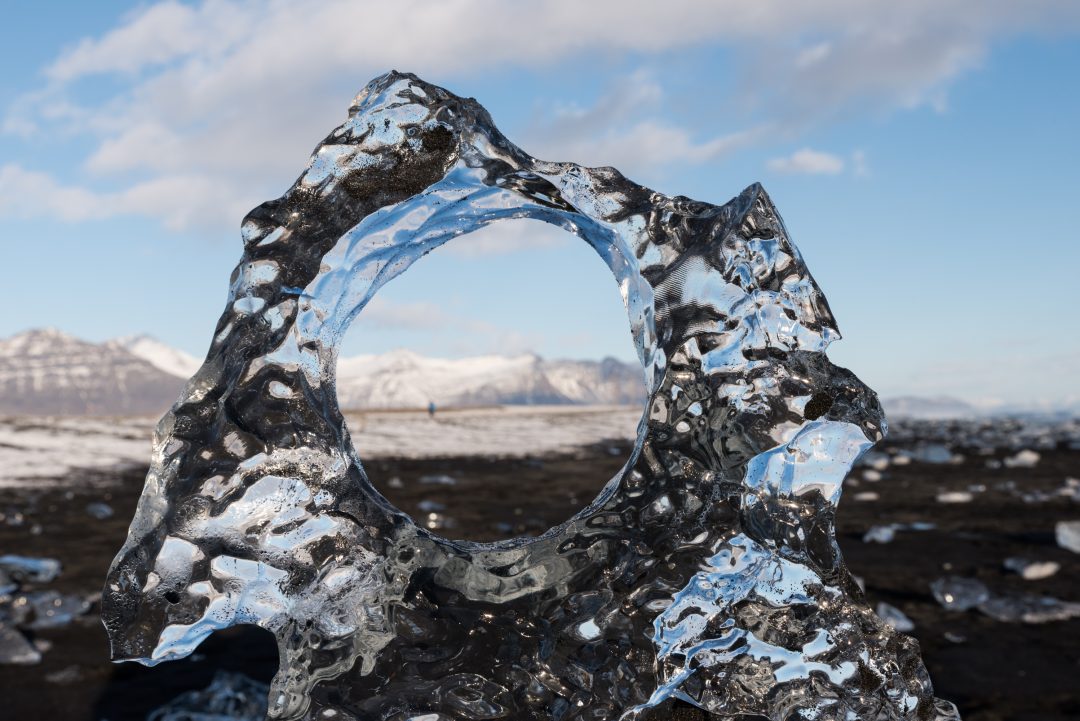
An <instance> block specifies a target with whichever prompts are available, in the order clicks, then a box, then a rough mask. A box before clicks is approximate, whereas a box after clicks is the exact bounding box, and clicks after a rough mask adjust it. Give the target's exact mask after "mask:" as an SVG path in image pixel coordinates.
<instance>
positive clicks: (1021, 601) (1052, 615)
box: [979, 595, 1080, 623]
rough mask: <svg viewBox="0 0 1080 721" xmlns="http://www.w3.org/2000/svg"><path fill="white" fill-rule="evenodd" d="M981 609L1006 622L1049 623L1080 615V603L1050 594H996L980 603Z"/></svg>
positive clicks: (990, 615) (991, 616)
mask: <svg viewBox="0 0 1080 721" xmlns="http://www.w3.org/2000/svg"><path fill="white" fill-rule="evenodd" d="M979 611H981V612H982V613H985V614H986V615H987V616H989V617H990V618H993V619H996V620H998V621H1004V622H1006V623H1049V622H1051V621H1066V620H1068V619H1070V618H1078V617H1080V603H1071V602H1069V601H1060V600H1058V599H1056V598H1051V597H1049V596H1032V595H1023V596H995V597H994V598H991V599H988V600H986V601H984V602H982V603H980V604H979Z"/></svg>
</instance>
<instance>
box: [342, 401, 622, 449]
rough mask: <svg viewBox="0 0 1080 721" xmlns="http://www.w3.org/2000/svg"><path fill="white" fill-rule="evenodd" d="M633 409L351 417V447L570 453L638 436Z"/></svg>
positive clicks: (559, 408)
mask: <svg viewBox="0 0 1080 721" xmlns="http://www.w3.org/2000/svg"><path fill="white" fill-rule="evenodd" d="M640 420H641V409H640V408H635V407H633V406H495V407H490V408H475V409H463V410H455V411H439V412H438V413H436V414H435V417H434V418H429V417H428V414H427V413H426V412H420V411H370V412H367V413H362V414H358V413H349V414H347V415H346V423H347V424H348V426H349V431H350V432H351V433H352V437H353V445H354V446H355V447H356V452H357V453H358V454H359V455H360V458H361V460H362V459H364V458H387V457H394V458H432V457H439V456H495V457H501V458H507V457H521V456H529V455H544V454H548V453H570V452H573V451H574V450H575V449H577V448H581V447H582V446H587V445H591V444H593V443H599V442H601V441H607V440H632V439H634V438H635V437H636V436H637V424H638V421H640Z"/></svg>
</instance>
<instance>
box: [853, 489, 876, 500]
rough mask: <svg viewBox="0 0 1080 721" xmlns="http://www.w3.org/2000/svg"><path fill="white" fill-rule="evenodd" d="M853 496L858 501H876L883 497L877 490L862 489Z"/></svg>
mask: <svg viewBox="0 0 1080 721" xmlns="http://www.w3.org/2000/svg"><path fill="white" fill-rule="evenodd" d="M852 498H854V499H855V500H856V501H876V500H878V499H879V498H881V496H879V495H878V494H877V492H876V491H860V492H859V493H856V494H855V495H854V496H852Z"/></svg>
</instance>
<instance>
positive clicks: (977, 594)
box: [930, 576, 990, 611]
mask: <svg viewBox="0 0 1080 721" xmlns="http://www.w3.org/2000/svg"><path fill="white" fill-rule="evenodd" d="M930 591H931V592H932V593H933V594H934V598H936V599H937V602H938V603H940V604H941V606H942V608H944V609H945V610H946V611H967V610H968V609H971V608H975V607H976V606H978V605H979V604H980V603H983V602H985V601H989V600H990V589H988V588H987V587H986V584H985V583H983V582H982V581H979V580H977V579H974V578H962V577H960V576H947V577H945V578H939V579H937V580H936V581H934V582H933V583H931V584H930Z"/></svg>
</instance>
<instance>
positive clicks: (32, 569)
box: [0, 555, 60, 583]
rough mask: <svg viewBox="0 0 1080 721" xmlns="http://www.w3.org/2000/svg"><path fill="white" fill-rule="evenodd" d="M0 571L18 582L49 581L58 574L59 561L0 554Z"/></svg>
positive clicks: (54, 578)
mask: <svg viewBox="0 0 1080 721" xmlns="http://www.w3.org/2000/svg"><path fill="white" fill-rule="evenodd" d="M0 571H3V572H4V573H6V574H7V575H8V576H9V577H10V578H11V579H13V580H15V581H17V582H19V583H24V582H27V581H29V582H31V583H49V582H50V581H55V580H56V577H57V576H59V575H60V562H59V561H57V560H56V559H55V558H31V557H30V556H15V555H7V556H0Z"/></svg>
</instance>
